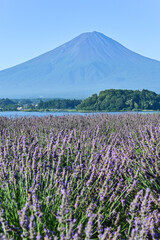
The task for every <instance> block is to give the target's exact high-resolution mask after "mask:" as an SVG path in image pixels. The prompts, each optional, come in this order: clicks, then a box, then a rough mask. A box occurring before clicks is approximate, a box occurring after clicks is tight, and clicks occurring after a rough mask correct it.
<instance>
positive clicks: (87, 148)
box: [0, 114, 160, 240]
mask: <svg viewBox="0 0 160 240" xmlns="http://www.w3.org/2000/svg"><path fill="white" fill-rule="evenodd" d="M0 223H1V224H0V239H9V240H11V239H12V240H13V239H45V240H47V239H53V240H56V239H57V240H71V239H74V240H83V239H84V240H96V239H100V240H106V239H110V240H111V239H113V240H119V239H126V240H128V239H129V240H140V239H141V240H146V239H149V240H150V239H160V115H159V114H153V115H149V114H146V115H142V114H134V115H133V114H122V115H108V114H103V115H101V114H97V115H89V116H87V115H86V116H78V115H70V116H59V117H56V116H55V117H53V116H46V117H30V118H28V117H22V118H18V117H17V118H7V117H0Z"/></svg>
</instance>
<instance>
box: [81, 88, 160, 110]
mask: <svg viewBox="0 0 160 240" xmlns="http://www.w3.org/2000/svg"><path fill="white" fill-rule="evenodd" d="M77 109H78V110H92V111H95V110H97V111H131V110H133V111H134V110H135V111H137V110H159V109H160V95H159V94H156V93H154V92H152V91H148V90H142V91H139V90H136V91H133V90H115V89H110V90H105V91H101V92H100V93H99V96H98V95H97V94H93V95H92V96H91V97H89V98H87V99H85V100H83V101H82V103H81V104H80V105H78V107H77Z"/></svg>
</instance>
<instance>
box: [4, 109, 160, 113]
mask: <svg viewBox="0 0 160 240" xmlns="http://www.w3.org/2000/svg"><path fill="white" fill-rule="evenodd" d="M0 112H80V113H95V112H96V113H98V112H104V113H105V112H106V113H107V112H115V113H116V112H124V113H127V112H160V111H156V110H140V109H139V110H130V111H124V110H123V111H122V110H121V111H106V110H101V111H98V110H95V111H91V110H76V109H33V110H32V109H23V110H22V109H21V110H13V111H11V110H8V111H0Z"/></svg>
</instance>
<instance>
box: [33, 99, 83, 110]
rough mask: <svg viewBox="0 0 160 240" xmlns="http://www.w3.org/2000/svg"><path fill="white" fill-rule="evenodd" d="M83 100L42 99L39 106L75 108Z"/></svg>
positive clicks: (39, 107) (41, 107) (45, 107)
mask: <svg viewBox="0 0 160 240" xmlns="http://www.w3.org/2000/svg"><path fill="white" fill-rule="evenodd" d="M81 102H82V100H76V99H73V100H71V99H52V100H49V101H46V102H44V101H42V100H41V101H40V102H39V104H38V106H37V108H38V109H75V108H76V107H77V105H78V104H80V103H81Z"/></svg>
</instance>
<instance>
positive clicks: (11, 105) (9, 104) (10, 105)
mask: <svg viewBox="0 0 160 240" xmlns="http://www.w3.org/2000/svg"><path fill="white" fill-rule="evenodd" d="M0 110H1V111H9V110H10V111H15V110H17V104H16V103H15V102H14V101H12V100H10V99H8V98H6V99H4V98H2V99H0Z"/></svg>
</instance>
